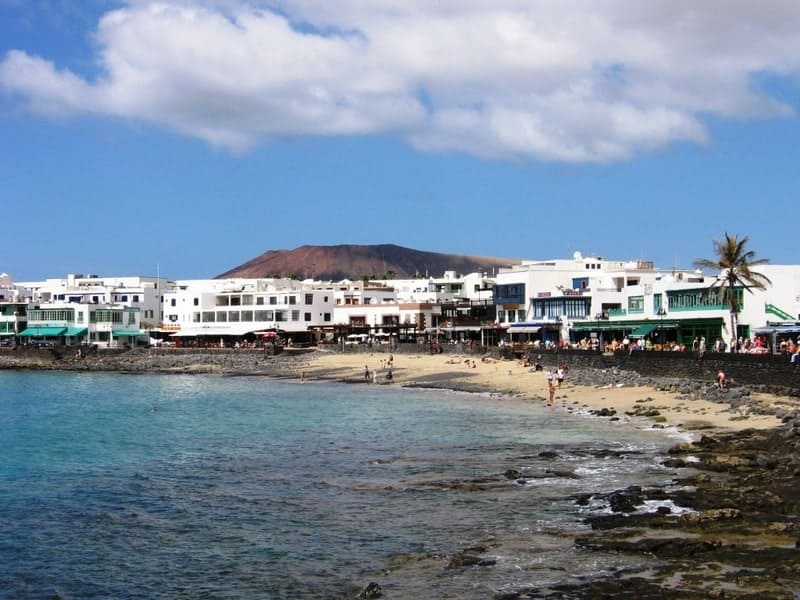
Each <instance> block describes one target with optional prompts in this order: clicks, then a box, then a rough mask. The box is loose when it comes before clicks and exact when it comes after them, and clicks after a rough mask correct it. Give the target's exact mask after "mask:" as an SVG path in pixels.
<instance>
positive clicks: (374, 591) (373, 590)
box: [356, 581, 383, 600]
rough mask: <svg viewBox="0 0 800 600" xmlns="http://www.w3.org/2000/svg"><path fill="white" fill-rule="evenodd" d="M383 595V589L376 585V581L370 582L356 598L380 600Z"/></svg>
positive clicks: (359, 599)
mask: <svg viewBox="0 0 800 600" xmlns="http://www.w3.org/2000/svg"><path fill="white" fill-rule="evenodd" d="M382 595H383V589H382V588H381V586H380V585H378V584H377V583H375V582H374V581H370V582H369V583H368V584H367V585H366V586H365V587H364V589H362V590H361V591H360V592H359V593H358V596H356V598H357V600H374V599H375V598H380V597H381V596H382Z"/></svg>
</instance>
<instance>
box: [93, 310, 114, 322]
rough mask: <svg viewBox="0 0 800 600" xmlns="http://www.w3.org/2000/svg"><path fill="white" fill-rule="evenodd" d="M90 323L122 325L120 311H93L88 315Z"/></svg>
mask: <svg viewBox="0 0 800 600" xmlns="http://www.w3.org/2000/svg"><path fill="white" fill-rule="evenodd" d="M89 322H90V323H117V324H119V325H122V311H119V310H95V311H93V312H91V313H89Z"/></svg>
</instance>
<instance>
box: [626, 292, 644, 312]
mask: <svg viewBox="0 0 800 600" xmlns="http://www.w3.org/2000/svg"><path fill="white" fill-rule="evenodd" d="M628 312H632V313H641V312H644V296H631V297H630V298H628Z"/></svg>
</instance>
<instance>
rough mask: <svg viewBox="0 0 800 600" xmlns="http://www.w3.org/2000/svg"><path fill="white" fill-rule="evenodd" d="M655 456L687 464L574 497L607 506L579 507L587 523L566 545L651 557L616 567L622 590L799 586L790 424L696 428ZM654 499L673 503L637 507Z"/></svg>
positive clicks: (596, 589) (584, 594) (609, 586)
mask: <svg viewBox="0 0 800 600" xmlns="http://www.w3.org/2000/svg"><path fill="white" fill-rule="evenodd" d="M688 456H692V457H693V459H692V460H691V461H688V460H686V458H687V457H688ZM665 463H667V464H668V465H669V466H676V467H677V466H685V467H686V468H688V469H693V470H694V471H695V472H694V473H692V472H690V473H689V474H688V475H687V476H685V477H684V478H683V479H680V480H678V481H675V482H673V485H671V486H669V487H659V486H656V487H652V488H638V487H636V486H634V487H631V488H626V489H623V490H617V491H615V492H612V493H610V494H607V495H605V496H597V495H595V496H591V495H581V496H579V497H576V498H575V500H576V503H578V504H580V505H581V506H592V504H593V503H594V502H596V501H597V500H606V501H607V502H608V504H609V506H611V508H612V510H613V511H614V512H613V513H612V514H604V513H600V514H594V515H591V516H589V517H587V518H586V519H585V522H586V524H587V525H590V526H591V528H592V533H590V534H586V535H582V536H579V537H577V538H576V540H575V545H576V547H577V548H580V549H581V550H583V551H588V552H594V551H597V552H600V551H602V552H608V551H613V552H619V553H624V554H631V555H640V554H644V555H652V556H655V557H657V558H658V559H659V560H660V563H659V566H658V567H657V568H656V569H653V570H649V571H648V570H647V569H646V568H644V567H642V569H641V570H640V571H639V572H638V573H634V574H632V575H631V574H629V575H627V576H626V578H625V586H624V587H625V588H626V589H625V593H627V594H628V595H627V596H624V597H631V598H633V597H637V596H638V597H665V598H709V597H735V598H748V599H756V598H758V599H761V598H770V599H772V598H776V599H777V598H791V597H792V594H793V593H794V592H792V591H791V590H797V589H800V548H798V541H800V523H799V522H798V521H797V518H796V515H797V514H798V513H800V479H799V478H800V440H799V439H798V436H797V435H794V434H793V428H792V427H791V426H785V427H783V428H778V429H774V430H766V431H756V430H746V431H743V432H736V433H725V434H722V433H717V434H715V435H714V436H713V437H711V436H704V437H702V438H701V439H700V440H698V441H697V442H695V443H691V444H679V445H677V446H675V447H673V448H672V449H671V450H670V457H669V458H668V459H667V460H666V461H665ZM654 499H661V500H662V501H663V500H668V501H669V502H670V503H671V504H670V505H669V506H676V507H679V508H680V510H677V511H672V510H663V511H658V510H656V511H655V512H647V513H645V512H643V511H642V510H641V505H642V504H643V503H646V502H647V501H648V500H654ZM664 508H665V509H666V508H667V506H664ZM714 565H716V567H715V568H710V567H711V566H714ZM618 579H619V577H618V575H615V574H613V573H612V574H610V575H609V576H608V577H604V578H599V579H595V580H593V581H591V582H589V581H586V582H580V583H577V584H574V585H571V586H564V587H562V588H560V589H561V590H562V591H564V593H565V595H563V596H559V595H556V594H554V595H553V596H552V597H553V598H560V597H569V598H574V599H583V598H594V597H598V596H597V594H598V593H600V591H603V593H606V592H609V591H610V590H617V592H615V593H619V594H621V593H622V591H621V589H620V588H619V581H618ZM669 582H672V583H673V584H674V582H680V583H679V585H678V586H677V587H675V588H672V587H670V583H669ZM732 582H735V587H733V588H731V587H730V586H731V583H732ZM565 590H569V591H568V592H567V591H565ZM656 590H660V591H656ZM726 590H727V592H726ZM612 596H613V594H612ZM542 597H544V598H547V597H548V596H547V595H544V596H542ZM603 597H605V596H603ZM608 597H611V596H608ZM620 597H623V596H620Z"/></svg>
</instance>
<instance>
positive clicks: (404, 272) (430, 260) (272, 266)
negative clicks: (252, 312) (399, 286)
mask: <svg viewBox="0 0 800 600" xmlns="http://www.w3.org/2000/svg"><path fill="white" fill-rule="evenodd" d="M518 262H519V261H517V260H514V259H510V258H489V257H484V256H468V255H463V254H441V253H437V252H423V251H420V250H412V249H410V248H403V247H402V246H395V245H394V244H378V245H370V246H358V245H352V244H343V245H339V246H300V247H299V248H295V249H294V250H269V251H268V252H265V253H264V254H262V255H261V256H257V257H255V258H253V259H252V260H249V261H247V262H246V263H244V264H241V265H239V266H238V267H234V268H233V269H231V270H230V271H226V272H225V273H222V274H221V275H218V276H217V279H224V278H232V277H242V278H259V277H296V278H299V279H309V278H311V279H318V280H331V281H340V280H342V279H351V280H358V279H362V278H363V277H364V276H367V277H372V278H375V279H391V278H396V279H408V278H412V277H414V276H415V275H422V276H425V275H426V274H427V275H429V276H430V277H441V276H442V274H443V273H444V272H445V271H456V273H458V274H459V275H465V274H467V273H474V272H486V273H489V274H491V273H493V272H495V271H496V270H497V267H507V266H510V265H513V264H516V263H518Z"/></svg>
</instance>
